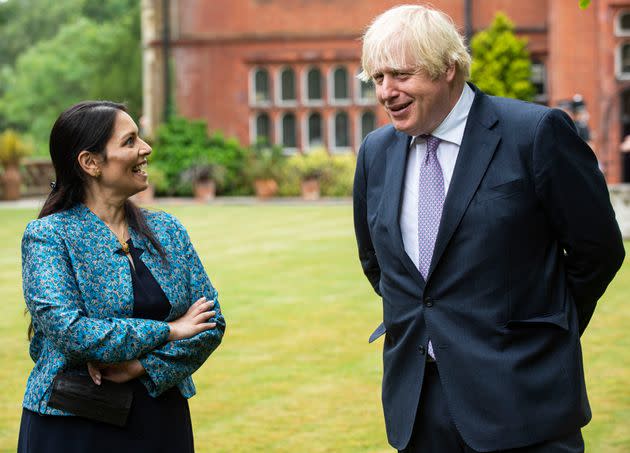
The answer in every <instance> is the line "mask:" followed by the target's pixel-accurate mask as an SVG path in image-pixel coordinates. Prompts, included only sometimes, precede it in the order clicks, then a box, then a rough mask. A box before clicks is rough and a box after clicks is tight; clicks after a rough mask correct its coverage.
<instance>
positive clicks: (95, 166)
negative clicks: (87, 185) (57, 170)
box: [77, 150, 101, 178]
mask: <svg viewBox="0 0 630 453" xmlns="http://www.w3.org/2000/svg"><path fill="white" fill-rule="evenodd" d="M77 161H78V162H79V165H80V166H81V169H82V170H83V171H84V172H85V173H87V174H88V175H90V176H92V177H93V178H98V177H99V176H101V168H100V165H99V161H97V160H96V157H95V156H94V154H92V153H91V152H89V151H85V150H83V151H81V152H80V153H79V155H78V156H77Z"/></svg>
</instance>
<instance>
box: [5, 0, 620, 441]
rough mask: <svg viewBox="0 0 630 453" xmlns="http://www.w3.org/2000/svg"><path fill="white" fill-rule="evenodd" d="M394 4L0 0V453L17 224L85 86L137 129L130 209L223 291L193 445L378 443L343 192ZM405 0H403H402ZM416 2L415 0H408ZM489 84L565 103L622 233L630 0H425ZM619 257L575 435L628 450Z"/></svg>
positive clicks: (364, 315)
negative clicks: (152, 219) (368, 48)
mask: <svg viewBox="0 0 630 453" xmlns="http://www.w3.org/2000/svg"><path fill="white" fill-rule="evenodd" d="M399 3H401V2H399V1H389V0H362V1H356V0H58V1H55V2H50V1H49V0H0V198H1V199H3V200H10V201H5V202H0V300H2V301H3V302H4V304H5V306H6V309H5V312H4V313H5V314H4V316H2V317H0V336H1V337H2V338H3V340H2V342H0V363H1V364H2V367H0V382H2V388H1V389H0V451H15V446H16V442H17V432H18V426H19V417H20V413H21V399H22V393H23V391H24V384H25V381H26V378H27V376H28V373H29V372H30V369H31V367H32V363H31V362H30V358H29V357H28V353H27V351H28V344H27V341H26V327H27V325H28V318H27V317H25V316H24V312H23V310H24V303H23V299H22V295H21V274H20V272H21V270H20V239H21V235H22V232H23V230H24V227H25V225H26V223H27V222H28V221H29V220H31V219H33V218H35V217H36V215H37V212H38V208H39V207H41V204H42V202H43V198H44V197H45V196H46V195H47V194H48V192H49V191H50V182H51V181H53V180H54V179H55V176H54V170H53V168H52V165H51V163H50V159H49V157H48V134H49V132H50V129H51V127H52V124H53V122H54V120H55V119H56V117H57V116H58V115H59V113H60V112H61V111H63V110H64V109H66V108H67V107H69V106H70V105H72V104H73V103H76V102H78V101H80V100H84V99H108V100H113V101H117V102H125V103H126V104H127V106H128V108H129V111H130V114H131V115H132V117H133V118H134V119H135V120H136V122H137V123H138V125H139V128H140V132H141V134H142V135H143V136H144V137H146V139H147V140H148V141H149V142H150V143H151V145H152V147H153V151H154V152H153V155H152V156H151V160H150V165H149V168H148V172H149V175H150V183H151V185H150V188H149V189H147V191H145V192H143V193H141V194H139V195H138V196H136V201H137V202H138V203H140V204H143V205H146V206H150V207H152V208H158V209H166V210H168V211H169V212H172V213H174V214H175V215H176V216H177V217H178V218H179V219H180V220H181V221H182V222H183V223H184V225H185V226H186V227H187V228H188V229H189V231H190V233H191V237H192V239H193V243H194V244H195V246H196V248H197V250H198V251H199V254H200V256H201V258H202V261H203V262H204V265H205V266H206V269H207V270H208V273H209V275H210V277H211V278H212V280H213V283H214V284H215V286H217V287H218V289H219V292H220V294H221V301H222V304H223V309H224V312H225V315H226V318H227V322H228V330H227V335H226V338H225V342H224V344H223V345H222V346H221V348H219V350H217V352H216V353H215V354H214V355H213V357H211V359H210V360H209V361H208V363H207V364H206V365H205V366H204V367H202V369H201V370H199V371H198V372H197V373H196V375H195V379H196V382H197V384H198V392H199V393H198V395H197V396H196V397H195V398H193V399H192V400H191V409H192V416H193V423H194V425H195V436H196V446H197V450H198V451H200V452H206V451H208V452H215V451H219V452H254V451H260V452H284V451H304V452H389V451H392V450H391V449H390V448H388V446H387V442H386V436H385V432H384V426H383V421H382V414H381V408H380V376H381V357H380V348H381V345H379V344H376V345H371V346H370V345H368V344H367V337H368V336H369V334H370V333H371V332H372V330H373V328H374V327H375V326H376V325H378V323H379V322H380V319H381V316H382V315H381V307H380V301H379V300H378V298H377V297H376V295H374V294H373V293H372V292H371V290H370V288H369V285H368V284H367V281H366V280H365V278H364V277H363V275H362V274H361V271H360V266H359V263H358V259H357V257H356V246H355V243H354V237H353V230H352V212H351V204H350V201H349V198H348V197H349V196H350V194H351V191H352V178H353V173H354V166H355V159H356V157H355V156H356V153H357V151H358V148H359V146H360V143H361V140H362V139H363V138H364V137H365V136H366V135H367V134H368V133H369V132H371V131H372V130H374V129H375V128H377V127H379V126H381V125H384V124H386V123H387V117H386V115H385V113H384V111H383V110H382V109H381V108H380V106H379V105H378V103H377V101H376V97H375V92H374V87H373V86H372V85H371V84H370V83H364V82H360V81H359V80H358V79H357V78H356V75H357V74H358V73H359V72H360V71H361V63H360V52H361V42H360V36H361V33H362V31H363V30H364V29H365V27H366V26H367V25H368V24H369V23H370V21H371V20H372V19H373V18H374V17H375V16H376V15H378V14H379V13H381V12H383V11H384V10H386V9H388V8H389V7H391V6H394V5H397V4H399ZM410 3H416V2H410ZM418 3H424V2H418ZM431 5H432V6H434V7H435V8H438V9H441V10H443V11H445V12H446V13H447V14H449V15H450V16H451V17H452V18H453V20H454V21H455V22H456V24H457V26H458V28H459V29H460V30H461V33H462V35H464V36H465V37H466V40H467V43H468V44H469V48H470V51H471V53H472V55H473V66H472V76H471V79H472V81H473V82H474V83H475V84H477V85H478V86H479V87H480V88H481V89H483V90H484V91H486V92H488V93H490V94H495V95H500V96H508V97H514V98H519V99H523V100H527V101H531V102H537V103H541V104H545V105H548V106H551V107H557V108H561V109H563V110H565V111H566V112H567V114H569V115H570V116H571V118H572V119H573V120H574V122H575V125H576V129H577V130H578V132H579V134H580V136H581V137H582V138H583V139H584V140H585V141H587V142H588V143H589V144H590V145H591V147H592V148H593V150H594V151H595V154H596V156H597V159H598V162H599V166H600V169H601V170H602V172H603V173H604V175H605V177H606V179H607V182H608V184H609V188H610V192H611V200H612V202H613V205H614V207H615V209H616V212H617V217H618V220H619V222H620V225H621V228H622V230H623V233H624V236H625V237H630V184H626V183H630V0H591V1H588V0H528V1H515V0H432V1H431ZM629 272H630V271H629V269H628V266H627V264H626V263H624V266H623V268H622V270H621V271H620V274H619V275H618V277H617V278H616V279H615V281H614V282H613V284H612V285H611V287H610V288H609V290H608V291H607V293H606V295H605V296H604V298H603V299H602V301H601V303H600V306H599V308H598V311H597V313H596V315H595V317H594V319H593V322H592V324H591V326H589V330H588V331H587V333H586V334H585V336H584V338H583V343H584V352H585V366H586V372H587V378H588V386H589V387H588V388H589V395H590V398H591V403H592V406H593V412H594V419H593V422H592V423H591V424H590V425H589V426H588V427H587V428H586V429H585V437H586V441H587V447H588V448H587V451H592V452H597V453H599V452H604V453H609V452H610V453H622V452H626V453H627V452H630V423H628V419H630V353H628V351H629V350H630V340H629V339H628V335H627V333H626V331H627V326H628V324H629V323H630V310H629V309H628V305H627V294H628V290H630V274H629Z"/></svg>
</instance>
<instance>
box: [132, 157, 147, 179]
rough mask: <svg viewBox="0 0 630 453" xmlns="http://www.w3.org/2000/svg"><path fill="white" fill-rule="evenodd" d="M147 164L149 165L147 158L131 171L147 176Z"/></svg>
mask: <svg viewBox="0 0 630 453" xmlns="http://www.w3.org/2000/svg"><path fill="white" fill-rule="evenodd" d="M147 165H148V162H147V161H146V160H145V161H144V162H142V163H140V164H138V165H136V166H135V167H133V168H132V169H131V171H132V172H133V173H135V174H137V175H142V176H146V175H147V172H146V169H147Z"/></svg>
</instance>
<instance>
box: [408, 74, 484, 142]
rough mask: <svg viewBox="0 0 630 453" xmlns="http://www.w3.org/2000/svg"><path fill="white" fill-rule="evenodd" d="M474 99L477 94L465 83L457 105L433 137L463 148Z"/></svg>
mask: <svg viewBox="0 0 630 453" xmlns="http://www.w3.org/2000/svg"><path fill="white" fill-rule="evenodd" d="M474 99H475V92H474V91H473V90H472V88H470V87H469V86H468V84H467V83H465V84H464V89H463V90H462V94H461V95H460V96H459V99H458V101H457V103H456V104H455V106H454V107H453V109H452V110H451V111H450V112H449V114H448V115H447V116H446V118H444V121H442V122H441V123H440V125H439V126H438V127H436V128H435V129H434V130H433V132H431V135H433V136H434V137H437V138H439V139H440V140H442V141H445V142H450V143H454V144H456V145H457V146H461V144H462V139H463V138H464V129H465V128H466V120H467V119H468V113H469V112H470V108H471V107H472V104H473V100H474ZM415 139H416V137H414V140H412V141H411V143H415Z"/></svg>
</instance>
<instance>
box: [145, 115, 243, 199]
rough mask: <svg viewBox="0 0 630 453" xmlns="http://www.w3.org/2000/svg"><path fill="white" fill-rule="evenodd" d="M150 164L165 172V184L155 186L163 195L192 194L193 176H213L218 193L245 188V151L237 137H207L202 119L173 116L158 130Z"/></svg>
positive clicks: (235, 191)
mask: <svg viewBox="0 0 630 453" xmlns="http://www.w3.org/2000/svg"><path fill="white" fill-rule="evenodd" d="M153 149H154V153H153V154H152V155H151V157H150V159H151V165H152V166H155V167H156V169H158V170H159V171H161V172H162V173H163V174H164V179H165V181H166V182H165V184H163V185H162V187H159V186H157V185H156V192H157V193H158V194H161V195H164V194H168V195H187V196H189V195H191V194H192V185H193V182H194V179H195V178H197V177H201V175H206V176H214V177H216V183H217V192H218V193H223V194H238V193H244V192H246V191H247V189H246V182H245V181H244V180H243V176H242V171H241V170H242V168H243V165H244V163H245V159H246V157H247V152H246V150H245V149H244V148H243V147H241V146H240V145H239V143H238V141H237V140H235V139H233V138H225V137H224V136H223V135H222V134H221V133H218V132H217V133H214V134H213V135H211V136H208V133H207V126H206V123H205V122H204V121H197V120H188V119H185V118H181V117H175V118H173V119H171V120H170V121H169V122H168V123H166V124H163V125H162V126H160V127H159V128H158V130H157V135H156V140H155V143H154V145H153Z"/></svg>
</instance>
